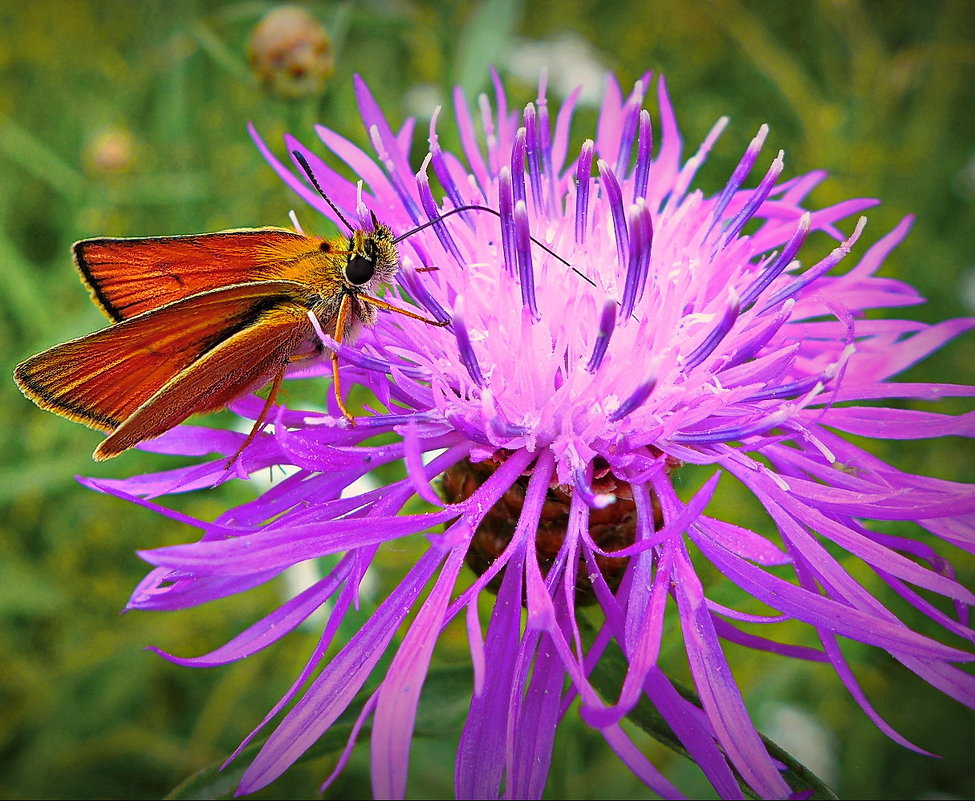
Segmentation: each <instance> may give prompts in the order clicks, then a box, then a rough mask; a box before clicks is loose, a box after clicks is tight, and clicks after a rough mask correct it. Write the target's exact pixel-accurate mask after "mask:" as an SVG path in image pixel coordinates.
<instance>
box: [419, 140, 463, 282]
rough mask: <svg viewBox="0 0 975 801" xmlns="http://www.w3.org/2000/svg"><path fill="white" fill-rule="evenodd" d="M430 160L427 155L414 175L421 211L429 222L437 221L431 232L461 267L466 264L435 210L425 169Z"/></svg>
mask: <svg viewBox="0 0 975 801" xmlns="http://www.w3.org/2000/svg"><path fill="white" fill-rule="evenodd" d="M431 158H432V156H431V155H430V154H429V153H428V154H427V157H426V159H424V161H423V165H422V166H421V167H420V171H419V172H418V173H417V174H416V188H417V190H418V191H419V193H420V205H421V206H423V211H424V212H425V213H426V215H427V218H428V219H429V220H430V221H431V222H432V221H434V220H436V221H437V222H434V224H433V231H434V233H435V234H436V235H437V239H439V240H440V244H441V245H443V247H444V250H446V251H447V252H448V253H449V254H450V255H451V257H452V258H453V259H454V261H456V262H457V263H458V264H459V265H460V266H461V267H463V266H464V264H465V263H466V262H465V260H464V257H463V256H461V255H460V250H459V249H458V248H457V244H456V243H455V242H454V238H453V237H452V236H451V235H450V229H449V228H447V226H446V225H445V224H444V222H443V221H442V220H440V209H438V208H437V202H436V201H435V200H434V199H433V192H431V191H430V177H429V176H428V175H427V167H428V165H429V164H430V160H431Z"/></svg>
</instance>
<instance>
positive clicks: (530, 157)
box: [525, 103, 545, 213]
mask: <svg viewBox="0 0 975 801" xmlns="http://www.w3.org/2000/svg"><path fill="white" fill-rule="evenodd" d="M525 155H526V161H527V163H528V180H529V182H530V183H531V188H532V198H533V200H534V201H535V212H536V213H538V212H540V211H541V210H542V209H543V208H544V207H545V200H544V197H543V196H542V172H541V169H540V168H539V164H538V123H537V120H536V119H535V106H534V105H533V104H531V103H529V104H528V105H527V106H525Z"/></svg>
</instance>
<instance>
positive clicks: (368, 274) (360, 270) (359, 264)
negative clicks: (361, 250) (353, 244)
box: [345, 255, 376, 286]
mask: <svg viewBox="0 0 975 801" xmlns="http://www.w3.org/2000/svg"><path fill="white" fill-rule="evenodd" d="M375 272H376V265H375V264H373V261H372V259H368V258H366V257H365V256H358V255H356V256H353V257H352V258H351V259H349V263H348V264H346V265H345V277H346V279H347V280H348V281H349V282H350V283H353V284H355V285H356V286H361V285H362V284H365V283H366V282H368V281H369V279H370V278H372V276H373V275H374V274H375Z"/></svg>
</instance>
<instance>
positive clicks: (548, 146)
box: [535, 83, 557, 217]
mask: <svg viewBox="0 0 975 801" xmlns="http://www.w3.org/2000/svg"><path fill="white" fill-rule="evenodd" d="M535 105H536V108H537V110H538V152H539V154H540V155H541V161H542V172H543V174H544V176H545V184H546V186H545V188H546V190H547V191H546V193H545V203H546V206H545V208H546V211H547V212H548V214H549V216H552V217H554V216H555V215H556V213H557V208H556V203H555V167H554V166H553V163H552V130H551V124H550V122H549V114H548V100H547V99H546V97H545V84H544V83H542V85H541V86H540V87H539V92H538V98H537V100H536V101H535Z"/></svg>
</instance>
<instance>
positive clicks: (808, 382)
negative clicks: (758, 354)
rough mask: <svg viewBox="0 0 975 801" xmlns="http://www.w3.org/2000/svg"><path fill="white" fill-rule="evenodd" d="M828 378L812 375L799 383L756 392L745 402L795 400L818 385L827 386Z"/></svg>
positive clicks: (821, 375) (794, 382)
mask: <svg viewBox="0 0 975 801" xmlns="http://www.w3.org/2000/svg"><path fill="white" fill-rule="evenodd" d="M826 380H827V379H826V376H825V375H823V374H822V373H820V374H819V375H811V376H808V377H806V378H800V379H799V380H798V381H792V382H790V383H788V384H781V385H780V386H777V387H769V388H767V389H762V390H759V391H758V392H756V393H755V394H754V395H749V396H748V397H747V398H746V399H745V400H746V401H748V402H751V401H760V400H778V399H780V398H795V397H798V396H799V395H803V394H805V393H806V392H808V391H809V390H810V389H812V388H813V387H814V386H816V384H823V385H824V386H825V385H826Z"/></svg>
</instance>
